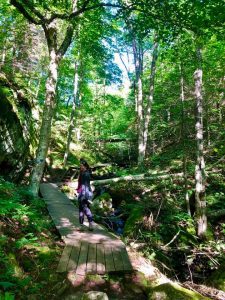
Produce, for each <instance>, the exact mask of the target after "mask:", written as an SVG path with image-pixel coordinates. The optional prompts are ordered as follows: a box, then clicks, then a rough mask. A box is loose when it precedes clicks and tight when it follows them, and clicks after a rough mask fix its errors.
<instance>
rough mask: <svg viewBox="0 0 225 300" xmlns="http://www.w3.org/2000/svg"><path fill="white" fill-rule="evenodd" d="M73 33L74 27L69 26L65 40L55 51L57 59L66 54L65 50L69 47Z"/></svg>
mask: <svg viewBox="0 0 225 300" xmlns="http://www.w3.org/2000/svg"><path fill="white" fill-rule="evenodd" d="M73 33H74V26H73V25H72V24H69V25H68V27H67V30H66V34H65V38H64V40H63V42H62V44H61V46H60V47H59V49H58V51H57V56H59V58H60V57H62V56H63V55H64V54H65V53H66V50H67V49H68V47H69V46H70V44H71V41H72V38H73Z"/></svg>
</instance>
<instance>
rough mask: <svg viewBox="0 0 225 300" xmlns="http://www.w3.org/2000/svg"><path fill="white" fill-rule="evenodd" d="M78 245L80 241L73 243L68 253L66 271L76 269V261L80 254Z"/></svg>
mask: <svg viewBox="0 0 225 300" xmlns="http://www.w3.org/2000/svg"><path fill="white" fill-rule="evenodd" d="M80 246H81V244H80V242H78V243H77V244H75V245H73V247H72V251H71V255H70V260H69V262H68V265H67V271H72V270H76V268H77V262H78V259H79V254H80V248H81V247H80Z"/></svg>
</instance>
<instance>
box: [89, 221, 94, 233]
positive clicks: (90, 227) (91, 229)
mask: <svg viewBox="0 0 225 300" xmlns="http://www.w3.org/2000/svg"><path fill="white" fill-rule="evenodd" d="M88 229H89V230H90V231H93V230H94V229H93V224H92V223H89V228H88Z"/></svg>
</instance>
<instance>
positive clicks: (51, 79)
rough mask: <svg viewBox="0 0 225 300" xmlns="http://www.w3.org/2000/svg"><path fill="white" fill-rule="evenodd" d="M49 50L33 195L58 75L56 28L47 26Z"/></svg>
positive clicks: (41, 168)
mask: <svg viewBox="0 0 225 300" xmlns="http://www.w3.org/2000/svg"><path fill="white" fill-rule="evenodd" d="M45 34H46V36H47V41H48V48H49V57H50V62H49V73H48V79H47V82H46V99H45V104H44V109H43V114H42V123H41V129H40V136H39V144H38V149H37V154H36V160H35V165H34V168H33V171H32V175H31V181H30V188H31V192H32V193H33V195H37V194H38V190H39V184H40V181H41V178H42V175H43V171H44V167H45V159H46V157H47V152H48V146H49V140H50V137H51V124H52V117H53V113H54V108H55V94H56V83H57V74H58V65H59V58H58V57H57V53H56V48H57V46H56V40H57V39H56V28H55V27H54V25H53V26H49V29H47V28H46V32H45Z"/></svg>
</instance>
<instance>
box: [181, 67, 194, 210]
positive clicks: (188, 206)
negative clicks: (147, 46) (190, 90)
mask: <svg viewBox="0 0 225 300" xmlns="http://www.w3.org/2000/svg"><path fill="white" fill-rule="evenodd" d="M180 101H181V139H182V145H183V173H184V194H185V202H186V206H187V212H188V214H189V215H191V210H190V202H189V195H188V183H187V149H186V141H185V140H186V122H185V113H184V101H185V98H184V74H183V64H182V62H181V63H180Z"/></svg>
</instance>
